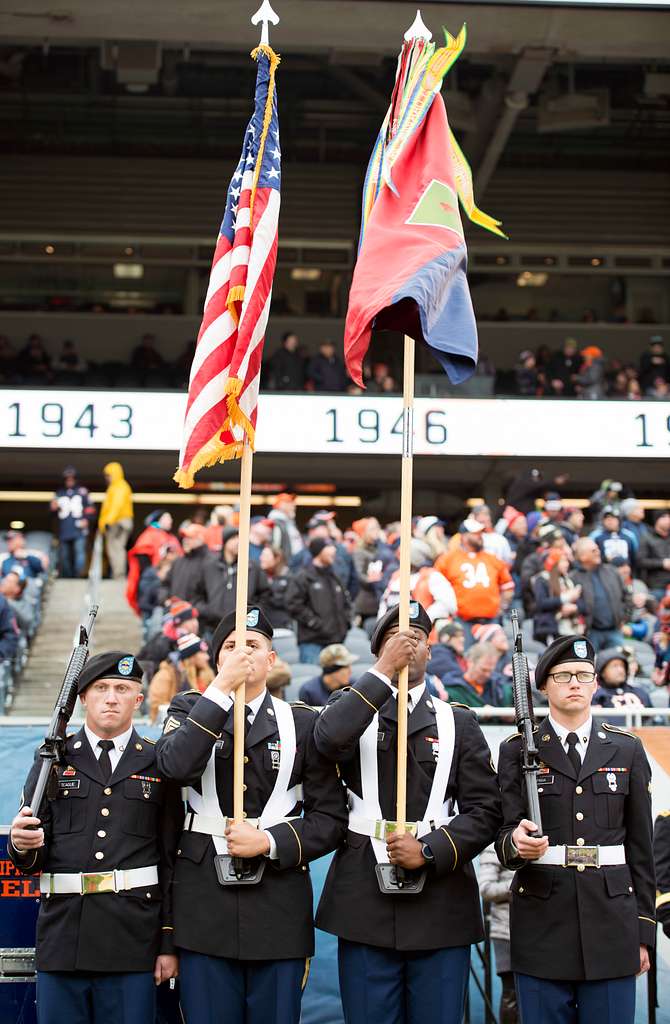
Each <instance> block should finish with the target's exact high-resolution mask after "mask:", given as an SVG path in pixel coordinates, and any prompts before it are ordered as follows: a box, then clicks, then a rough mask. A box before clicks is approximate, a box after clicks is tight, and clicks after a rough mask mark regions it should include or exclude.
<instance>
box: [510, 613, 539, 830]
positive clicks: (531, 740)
mask: <svg viewBox="0 0 670 1024" xmlns="http://www.w3.org/2000/svg"><path fill="white" fill-rule="evenodd" d="M512 632H513V636H514V653H513V655H512V686H513V690H514V711H515V713H516V727H517V729H518V730H519V732H520V733H521V746H522V751H523V760H522V763H521V770H522V772H523V777H524V779H525V782H526V800H527V802H528V816H529V818H530V820H531V821H533V822H535V824H536V825H537V831H536V832H534V833H533V838H534V839H541V838H542V818H541V816H540V798H539V796H538V793H537V773H538V771H539V768H540V764H539V760H540V759H539V754H538V750H537V747H536V745H535V736H534V734H533V728H534V726H535V715H534V713H533V695H532V692H531V688H530V674H529V672H528V662H527V660H526V656H525V654H524V653H523V633H522V632H521V630H520V629H519V616H518V614H517V611H516V608H515V609H513V611H512Z"/></svg>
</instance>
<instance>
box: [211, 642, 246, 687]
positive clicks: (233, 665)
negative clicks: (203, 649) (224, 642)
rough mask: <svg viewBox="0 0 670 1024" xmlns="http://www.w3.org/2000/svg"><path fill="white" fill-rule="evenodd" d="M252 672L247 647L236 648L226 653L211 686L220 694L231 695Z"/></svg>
mask: <svg viewBox="0 0 670 1024" xmlns="http://www.w3.org/2000/svg"><path fill="white" fill-rule="evenodd" d="M253 670H254V666H253V661H252V659H251V649H250V648H249V647H236V648H235V650H234V651H226V652H225V655H224V659H223V663H222V665H221V668H220V669H219V671H218V673H217V674H216V676H215V678H214V679H213V680H212V685H213V686H216V688H217V689H218V690H221V692H222V693H227V694H231V693H233V692H234V691H235V690H237V688H238V687H239V686H241V685H242V683H246V681H247V680H248V679H249V678H250V676H251V675H252V673H253Z"/></svg>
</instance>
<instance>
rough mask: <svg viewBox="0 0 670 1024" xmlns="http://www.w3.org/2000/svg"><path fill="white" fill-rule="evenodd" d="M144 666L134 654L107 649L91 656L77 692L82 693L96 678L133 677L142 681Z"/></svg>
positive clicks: (137, 681) (135, 680) (80, 678)
mask: <svg viewBox="0 0 670 1024" xmlns="http://www.w3.org/2000/svg"><path fill="white" fill-rule="evenodd" d="M142 675H143V672H142V667H141V665H140V663H139V661H138V660H137V658H136V657H135V655H134V654H128V653H127V651H106V652H105V653H104V654H96V655H95V657H94V658H89V659H88V661H87V662H86V665H85V666H84V669H83V671H82V673H81V675H80V676H79V682H78V683H77V693H82V692H83V691H84V690H85V689H86V687H87V686H90V685H91V683H94V682H95V681H96V679H132V680H134V682H136V683H141V682H142Z"/></svg>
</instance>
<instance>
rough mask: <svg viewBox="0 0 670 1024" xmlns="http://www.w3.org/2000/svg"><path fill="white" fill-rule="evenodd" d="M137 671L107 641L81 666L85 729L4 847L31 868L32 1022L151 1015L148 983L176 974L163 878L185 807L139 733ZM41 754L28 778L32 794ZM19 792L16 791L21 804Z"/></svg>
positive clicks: (133, 1019) (123, 1023)
mask: <svg viewBox="0 0 670 1024" xmlns="http://www.w3.org/2000/svg"><path fill="white" fill-rule="evenodd" d="M141 684H142V669H141V668H140V665H139V662H137V661H136V660H135V658H134V656H133V655H132V654H127V653H126V652H124V651H109V652H108V653H105V654H98V655H96V656H95V657H94V658H91V659H90V660H89V661H88V663H87V664H86V666H85V668H84V670H83V671H82V673H81V676H80V678H79V684H78V691H79V696H80V699H81V703H82V705H83V707H84V710H85V723H84V727H83V728H82V729H81V730H80V731H79V732H78V733H76V734H75V735H73V736H69V737H68V739H67V742H66V745H65V761H64V763H62V764H59V765H58V767H57V779H56V780H54V785H53V789H52V786H51V784H50V786H49V789H48V794H49V796H48V799H47V802H46V807H45V809H44V810H43V812H42V819H41V820H38V819H37V818H36V817H34V815H33V811H32V809H31V808H30V807H29V806H22V808H21V810H20V811H19V813H18V815H17V816H16V817H15V818H14V821H13V822H12V826H11V831H10V837H9V844H8V851H9V856H10V857H11V859H12V860H13V862H14V864H15V865H16V867H17V868H19V870H20V871H22V872H24V873H25V874H38V873H39V872H40V871H41V872H42V874H41V876H40V891H41V894H42V896H41V905H40V913H39V917H38V921H37V1019H38V1022H39V1024H63V1021H77V1022H81V1024H84V1022H86V1021H90V1022H91V1024H93V1022H95V1024H148V1022H151V1021H153V1019H154V1015H155V985H154V982H155V984H156V985H157V984H159V983H160V982H161V981H166V980H167V979H169V978H174V977H176V975H177V958H176V956H175V951H174V944H173V941H172V936H173V932H172V920H171V905H170V902H171V883H172V872H173V867H174V858H175V851H176V847H177V840H178V838H179V835H180V833H181V827H182V822H183V816H184V815H183V805H182V802H181V799H180V793H179V789H178V787H177V786H175V785H174V784H172V783H169V782H166V781H165V779H164V777H163V775H162V774H161V772H160V771H159V769H158V768H157V766H156V754H155V748H154V745H153V742H152V741H151V740H147V739H146V738H144V737H141V736H138V734H137V733H136V732H135V730H134V728H133V724H132V720H133V714H134V712H135V711H136V710H137V709H138V708H139V706H140V704H141V703H142V699H143V697H142V691H141ZM40 766H41V762H40V758H39V756H38V757H37V758H36V760H35V764H34V765H33V767H32V769H31V771H30V775H29V776H28V779H27V782H26V785H25V788H24V796H25V798H26V799H30V795H31V793H33V792H34V789H35V785H36V782H37V777H38V775H39V772H40ZM23 803H24V800H23V799H22V804H23Z"/></svg>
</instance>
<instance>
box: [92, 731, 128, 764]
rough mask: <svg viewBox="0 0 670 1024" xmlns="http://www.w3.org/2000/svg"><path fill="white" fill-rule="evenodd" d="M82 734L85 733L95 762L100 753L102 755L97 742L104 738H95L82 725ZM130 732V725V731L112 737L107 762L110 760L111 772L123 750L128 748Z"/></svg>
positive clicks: (93, 734)
mask: <svg viewBox="0 0 670 1024" xmlns="http://www.w3.org/2000/svg"><path fill="white" fill-rule="evenodd" d="M84 732H85V733H86V739H87V740H88V742H89V743H90V745H91V750H92V751H93V756H94V757H95V758H96V760H97V758H99V757H100V755H101V753H102V749H101V748H100V747H99V746H98V741H99V740H101V739H104V737H102V736H96V734H95V733H94V732H93V730H92V729H89V727H88V726H87V725H86V724H84ZM132 732H133V727H132V725H131V727H130V729H126V731H125V732H122V733H121V735H120V736H114V737H113V739H112V743H113V744H114V746H113V748H112V749H111V750H110V752H109V760H110V762H111V765H112V771H114V769H115V768H116V766H117V764H118V763H119V761H120V760H121V756H122V754H123V752H124V750H125V749H126V747H127V746H128V743H129V742H130V737H131V735H132Z"/></svg>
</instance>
